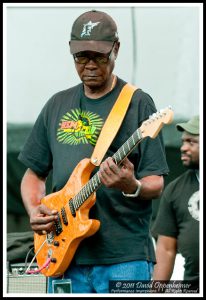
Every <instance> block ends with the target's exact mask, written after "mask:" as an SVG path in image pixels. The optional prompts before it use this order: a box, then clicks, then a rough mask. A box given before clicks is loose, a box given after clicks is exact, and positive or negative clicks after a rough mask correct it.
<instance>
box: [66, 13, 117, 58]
mask: <svg viewBox="0 0 206 300" xmlns="http://www.w3.org/2000/svg"><path fill="white" fill-rule="evenodd" d="M118 39H119V38H118V33H117V25H116V23H115V21H114V20H113V19H112V18H111V17H110V16H109V15H108V14H106V13H105V12H102V11H97V10H91V11H88V12H86V13H83V14H81V15H80V16H79V17H78V18H77V19H76V20H75V21H74V23H73V26H72V31H71V40H70V42H69V45H70V52H71V54H74V53H77V52H81V51H95V52H100V53H109V52H110V51H111V49H112V46H113V44H114V42H115V41H118Z"/></svg>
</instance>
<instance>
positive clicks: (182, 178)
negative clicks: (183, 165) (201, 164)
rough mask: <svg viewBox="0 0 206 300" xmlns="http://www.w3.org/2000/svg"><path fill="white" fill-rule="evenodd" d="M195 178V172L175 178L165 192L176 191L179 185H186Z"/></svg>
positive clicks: (188, 172) (186, 172) (188, 171)
mask: <svg viewBox="0 0 206 300" xmlns="http://www.w3.org/2000/svg"><path fill="white" fill-rule="evenodd" d="M193 176H195V173H194V171H193V170H187V171H185V172H184V173H182V174H181V175H179V176H178V177H177V178H175V179H174V180H173V181H171V182H170V183H168V185H167V186H166V188H165V191H171V190H173V189H176V187H177V185H179V184H185V183H186V182H187V181H188V180H189V179H190V178H191V177H193Z"/></svg>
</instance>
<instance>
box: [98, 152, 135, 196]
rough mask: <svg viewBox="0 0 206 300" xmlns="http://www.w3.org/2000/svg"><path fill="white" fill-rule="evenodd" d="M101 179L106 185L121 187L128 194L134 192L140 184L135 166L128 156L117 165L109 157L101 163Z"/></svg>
mask: <svg viewBox="0 0 206 300" xmlns="http://www.w3.org/2000/svg"><path fill="white" fill-rule="evenodd" d="M99 179H100V181H101V182H102V183H103V184H104V185H105V186H106V187H109V188H116V189H119V190H121V191H123V192H124V193H126V194H132V193H134V192H135V191H136V189H137V186H138V185H137V180H136V178H135V175H134V166H133V164H132V163H131V162H130V161H129V159H128V158H125V159H124V160H123V162H122V163H121V165H120V166H117V165H116V164H115V162H114V161H113V159H112V158H111V157H108V158H107V159H106V160H105V161H103V162H102V164H101V165H100V169H99Z"/></svg>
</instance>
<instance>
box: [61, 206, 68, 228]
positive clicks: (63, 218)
mask: <svg viewBox="0 0 206 300" xmlns="http://www.w3.org/2000/svg"><path fill="white" fill-rule="evenodd" d="M61 215H62V220H63V223H64V225H68V219H67V214H66V210H65V208H64V207H62V208H61Z"/></svg>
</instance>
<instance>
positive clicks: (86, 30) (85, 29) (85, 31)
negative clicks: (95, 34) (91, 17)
mask: <svg viewBox="0 0 206 300" xmlns="http://www.w3.org/2000/svg"><path fill="white" fill-rule="evenodd" d="M99 23H100V22H96V23H92V21H89V22H88V23H87V24H84V27H83V30H82V33H81V37H83V36H85V35H86V36H90V34H91V31H92V29H93V28H94V27H95V26H97V25H98V24H99Z"/></svg>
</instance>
